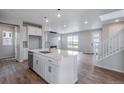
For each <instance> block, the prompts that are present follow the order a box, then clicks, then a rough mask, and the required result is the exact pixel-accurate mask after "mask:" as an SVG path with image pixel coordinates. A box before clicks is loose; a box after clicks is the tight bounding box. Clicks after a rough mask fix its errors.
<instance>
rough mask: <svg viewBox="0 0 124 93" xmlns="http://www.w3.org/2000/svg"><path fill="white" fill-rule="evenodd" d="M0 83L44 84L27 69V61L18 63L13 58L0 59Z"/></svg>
mask: <svg viewBox="0 0 124 93" xmlns="http://www.w3.org/2000/svg"><path fill="white" fill-rule="evenodd" d="M0 83H1V84H41V83H42V84H44V83H45V82H44V81H43V80H42V79H41V78H40V77H38V76H37V75H36V74H35V73H34V72H33V71H31V70H30V69H28V64H27V62H23V63H19V62H16V60H15V59H12V58H9V59H2V60H0Z"/></svg>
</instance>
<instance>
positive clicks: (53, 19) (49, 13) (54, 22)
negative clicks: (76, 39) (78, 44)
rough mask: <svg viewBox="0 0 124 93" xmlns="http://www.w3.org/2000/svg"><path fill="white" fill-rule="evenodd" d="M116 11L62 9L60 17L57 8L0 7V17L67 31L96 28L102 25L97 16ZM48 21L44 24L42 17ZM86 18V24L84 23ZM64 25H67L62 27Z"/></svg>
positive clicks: (63, 31) (56, 30)
mask: <svg viewBox="0 0 124 93" xmlns="http://www.w3.org/2000/svg"><path fill="white" fill-rule="evenodd" d="M113 11H117V10H116V9H62V10H61V11H60V13H61V14H62V17H61V18H57V14H58V10H57V9H20V10H18V9H0V17H1V18H6V19H13V20H22V21H24V22H32V23H36V24H40V25H42V26H43V28H46V29H47V30H50V31H55V32H59V33H69V32H76V31H84V30H89V29H98V28H101V27H102V22H101V21H100V18H99V16H100V15H103V14H106V13H110V12H113ZM45 16H46V17H47V18H48V20H49V22H48V23H47V24H46V22H45V19H44V17H45ZM85 19H87V21H88V24H87V25H86V24H84V21H85ZM64 25H66V26H67V27H64Z"/></svg>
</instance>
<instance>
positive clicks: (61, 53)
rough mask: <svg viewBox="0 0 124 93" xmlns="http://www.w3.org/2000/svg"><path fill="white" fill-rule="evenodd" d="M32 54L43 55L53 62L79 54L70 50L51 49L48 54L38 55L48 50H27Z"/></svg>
mask: <svg viewBox="0 0 124 93" xmlns="http://www.w3.org/2000/svg"><path fill="white" fill-rule="evenodd" d="M29 51H31V52H33V53H37V54H39V55H43V56H46V57H49V58H52V59H54V60H57V61H58V60H62V59H63V58H67V57H73V56H78V55H79V54H80V53H81V52H79V51H72V50H64V49H51V52H50V53H46V54H44V53H40V51H48V49H47V48H46V49H33V50H29Z"/></svg>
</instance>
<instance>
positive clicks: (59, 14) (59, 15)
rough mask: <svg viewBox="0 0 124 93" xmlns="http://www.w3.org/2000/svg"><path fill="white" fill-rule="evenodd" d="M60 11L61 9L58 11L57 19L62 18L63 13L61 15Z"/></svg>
mask: <svg viewBox="0 0 124 93" xmlns="http://www.w3.org/2000/svg"><path fill="white" fill-rule="evenodd" d="M60 10H61V9H58V14H57V17H58V18H60V17H61V16H62V15H61V13H60Z"/></svg>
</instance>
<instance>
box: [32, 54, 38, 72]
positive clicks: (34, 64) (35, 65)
mask: <svg viewBox="0 0 124 93" xmlns="http://www.w3.org/2000/svg"><path fill="white" fill-rule="evenodd" d="M37 65H38V60H37V56H36V55H35V54H34V56H33V70H34V71H35V72H36V73H37V72H38V68H37Z"/></svg>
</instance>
